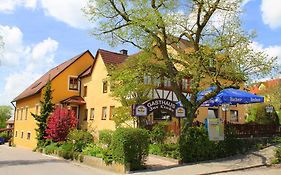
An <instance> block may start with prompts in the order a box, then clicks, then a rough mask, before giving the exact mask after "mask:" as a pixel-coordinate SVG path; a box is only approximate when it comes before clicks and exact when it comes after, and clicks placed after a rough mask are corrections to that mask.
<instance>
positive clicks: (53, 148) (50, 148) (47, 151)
mask: <svg viewBox="0 0 281 175" xmlns="http://www.w3.org/2000/svg"><path fill="white" fill-rule="evenodd" d="M58 148H59V147H58V145H57V144H56V143H51V144H50V145H47V146H46V147H45V148H44V153H45V154H54V153H55V151H56V150H58Z"/></svg>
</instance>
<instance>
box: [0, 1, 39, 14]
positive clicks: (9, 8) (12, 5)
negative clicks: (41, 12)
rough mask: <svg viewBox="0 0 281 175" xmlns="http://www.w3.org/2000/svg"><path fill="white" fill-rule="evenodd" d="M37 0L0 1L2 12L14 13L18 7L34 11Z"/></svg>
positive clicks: (0, 10)
mask: <svg viewBox="0 0 281 175" xmlns="http://www.w3.org/2000/svg"><path fill="white" fill-rule="evenodd" d="M36 4H37V0H0V12H3V13H13V12H14V10H15V9H16V7H17V6H24V7H26V8H31V9H34V8H35V7H36Z"/></svg>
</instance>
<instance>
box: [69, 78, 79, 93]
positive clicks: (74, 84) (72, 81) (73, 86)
mask: <svg viewBox="0 0 281 175" xmlns="http://www.w3.org/2000/svg"><path fill="white" fill-rule="evenodd" d="M68 89H69V90H74V91H78V78H77V77H74V76H71V77H69V84H68Z"/></svg>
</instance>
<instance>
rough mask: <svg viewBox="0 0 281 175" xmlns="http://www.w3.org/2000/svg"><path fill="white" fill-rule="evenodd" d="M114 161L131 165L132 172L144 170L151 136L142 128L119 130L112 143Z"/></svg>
mask: <svg viewBox="0 0 281 175" xmlns="http://www.w3.org/2000/svg"><path fill="white" fill-rule="evenodd" d="M110 148H111V149H112V159H113V160H114V161H116V162H118V163H121V164H124V165H127V164H129V166H130V169H131V170H136V169H141V168H143V165H144V161H145V160H146V158H147V155H148V151H149V134H148V131H147V130H145V129H140V128H118V129H117V130H116V131H115V132H114V134H113V136H112V141H111V146H110Z"/></svg>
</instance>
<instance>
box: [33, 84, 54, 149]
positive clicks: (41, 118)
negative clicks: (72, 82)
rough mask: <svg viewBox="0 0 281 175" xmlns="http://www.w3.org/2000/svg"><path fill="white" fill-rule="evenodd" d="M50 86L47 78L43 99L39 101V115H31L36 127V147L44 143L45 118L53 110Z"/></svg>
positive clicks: (45, 134)
mask: <svg viewBox="0 0 281 175" xmlns="http://www.w3.org/2000/svg"><path fill="white" fill-rule="evenodd" d="M52 99H53V97H52V87H51V81H50V80H48V82H47V84H46V86H45V90H44V94H43V101H42V102H40V103H41V108H40V109H41V110H40V115H37V114H33V113H31V115H32V116H33V117H34V119H35V120H36V124H37V126H38V127H37V128H36V129H35V130H36V139H37V141H38V142H37V147H41V146H44V145H45V141H46V137H47V133H46V129H47V119H48V117H49V116H50V115H51V113H52V112H53V110H54V104H53V103H52Z"/></svg>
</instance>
